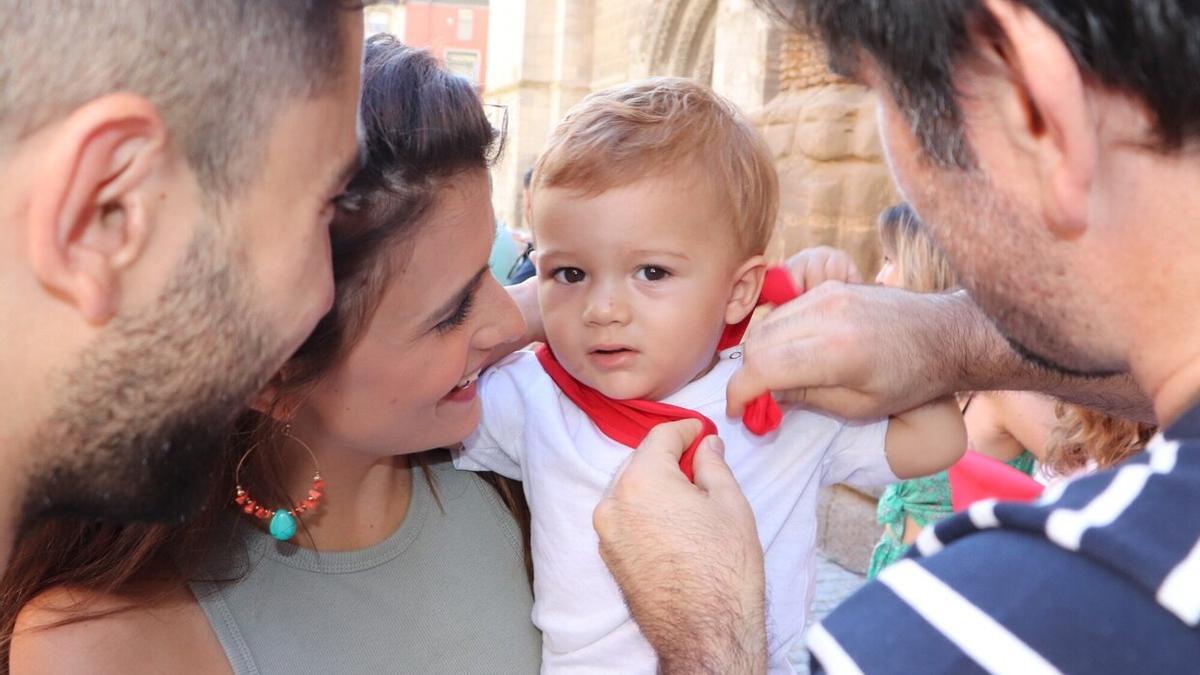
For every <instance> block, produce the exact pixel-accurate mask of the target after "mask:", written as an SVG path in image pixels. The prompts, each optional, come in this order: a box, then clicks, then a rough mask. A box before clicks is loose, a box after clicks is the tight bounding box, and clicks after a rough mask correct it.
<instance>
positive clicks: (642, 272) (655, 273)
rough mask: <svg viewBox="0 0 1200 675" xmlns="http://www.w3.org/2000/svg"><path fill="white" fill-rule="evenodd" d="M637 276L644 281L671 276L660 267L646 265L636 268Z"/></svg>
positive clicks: (658, 279) (659, 279)
mask: <svg viewBox="0 0 1200 675" xmlns="http://www.w3.org/2000/svg"><path fill="white" fill-rule="evenodd" d="M637 276H638V278H639V279H642V280H645V281H661V280H663V279H666V278H667V277H669V276H671V273H670V272H668V271H667V270H665V269H663V268H661V267H655V266H653V265H646V266H645V267H642V268H639V269H638V272H637Z"/></svg>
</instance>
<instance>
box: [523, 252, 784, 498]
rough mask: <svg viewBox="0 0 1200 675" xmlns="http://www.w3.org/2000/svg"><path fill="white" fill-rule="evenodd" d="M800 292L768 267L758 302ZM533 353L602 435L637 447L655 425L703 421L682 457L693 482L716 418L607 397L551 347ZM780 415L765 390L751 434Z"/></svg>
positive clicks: (730, 339) (726, 341) (724, 342)
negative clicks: (573, 373) (698, 454)
mask: <svg viewBox="0 0 1200 675" xmlns="http://www.w3.org/2000/svg"><path fill="white" fill-rule="evenodd" d="M797 295H798V293H796V287H795V286H794V285H792V278H791V276H790V275H789V274H788V271H787V268H784V267H772V268H769V269H768V270H767V274H766V278H765V279H764V280H763V289H762V293H761V294H760V295H759V298H758V304H759V305H764V304H772V305H779V304H782V303H785V302H787V301H788V300H791V299H792V298H795V297H796V296H797ZM751 314H753V313H751ZM750 318H751V317H750V315H747V316H746V318H745V319H744V320H743V321H741V322H740V323H737V324H731V325H728V326H726V327H725V332H724V333H722V334H721V341H720V342H719V343H718V344H717V350H718V351H723V350H725V349H729V348H730V347H734V346H736V345H738V344H739V343H740V342H741V341H742V337H743V336H744V335H745V334H746V328H747V327H748V326H749V325H750ZM535 353H536V354H537V358H538V362H539V363H541V364H542V368H544V369H545V370H546V374H547V375H549V376H550V379H551V380H554V384H556V385H558V388H559V389H560V390H562V392H563V394H566V396H567V398H569V399H571V402H572V403H574V404H575V405H577V406H579V409H580V410H582V411H583V412H584V413H585V414H586V415H587V416H588V418H590V419H591V420H592V422H594V423H595V424H596V426H597V427H598V428H599V429H600V432H601V433H603V434H604V435H605V436H608V437H609V438H611V439H613V440H614V441H616V442H618V443H620V444H621V445H625V446H628V447H630V448H636V447H637V446H638V445H640V444H641V442H642V440H643V439H645V438H646V434H648V433H650V430H651V429H653V428H654V427H656V426H658V425H659V424H662V423H663V422H674V421H676V420H684V419H695V420H700V423H701V424H703V425H704V429H703V431H701V432H700V435H699V436H696V440H694V441H692V444H691V445H690V446H688V449H687V450H686V451H685V452H684V453H683V457H682V458H681V459H680V460H679V468H680V469H681V470H682V471H683V473H684V475H686V476H687V477H688V480H692V458H693V457H694V456H695V454H696V448H698V447H700V441H702V440H704V437H705V436H709V435H715V434H716V433H717V425H716V424H714V423H713V421H712V420H710V419H708V418H707V417H705V416H704V415H701V414H700V413H698V412H696V411H694V410H688V409H687V408H681V407H679V406H674V405H671V404H669V403H660V402H658V401H642V400H628V401H617V400H614V399H611V398H608V397H607V396H605V395H604V394H601V393H600V392H598V391H596V390H595V389H592V388H591V387H589V386H587V385H585V384H583V383H581V382H580V381H578V380H576V379H575V378H573V377H571V374H570V373H568V372H567V370H566V369H565V368H563V367H562V364H560V363H559V362H558V359H557V358H555V357H554V352H552V351H550V348H549V347H548V346H547V345H541V346H539V347H538V348H537V350H536V352H535ZM782 417H783V415H782V413H780V411H779V406H778V405H777V404H776V403H775V399H773V398H772V397H771V393H770V392H766V393H764V394H762V395H761V396H759V397H758V398H756V399H754V401H752V402H751V403H750V405H748V406H747V407H746V412H745V414H744V415H743V416H742V422H743V423H744V424H745V425H746V428H747V429H749V430H750V431H751V432H753V433H755V434H757V435H759V436H762V435H764V434H767V433H770V432H772V431H774V430H775V429H777V428H779V422H780V420H781V419H782Z"/></svg>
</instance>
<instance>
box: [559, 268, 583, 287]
mask: <svg viewBox="0 0 1200 675" xmlns="http://www.w3.org/2000/svg"><path fill="white" fill-rule="evenodd" d="M586 276H587V275H586V274H584V273H583V270H581V269H579V268H578V267H560V268H558V269H556V270H554V280H555V281H557V282H559V283H560V284H577V283H579V282H581V281H583V279H584V277H586Z"/></svg>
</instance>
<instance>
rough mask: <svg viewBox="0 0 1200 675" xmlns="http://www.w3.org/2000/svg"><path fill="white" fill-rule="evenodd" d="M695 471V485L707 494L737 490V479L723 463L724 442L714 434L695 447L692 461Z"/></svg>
mask: <svg viewBox="0 0 1200 675" xmlns="http://www.w3.org/2000/svg"><path fill="white" fill-rule="evenodd" d="M692 467H693V469H694V471H695V478H696V487H698V488H700V489H701V490H704V491H705V492H708V493H709V494H713V493H720V492H723V491H725V490H729V489H731V488H732V489H734V490H737V489H739V488H738V484H737V479H736V478H734V477H733V471H731V470H730V469H729V465H728V464H726V463H725V443H724V442H723V441H721V439H720V438H717V437H716V436H709V437H708V438H706V439H704V442H703V443H701V444H700V447H699V448H697V449H696V457H695V459H694V460H693V462H692Z"/></svg>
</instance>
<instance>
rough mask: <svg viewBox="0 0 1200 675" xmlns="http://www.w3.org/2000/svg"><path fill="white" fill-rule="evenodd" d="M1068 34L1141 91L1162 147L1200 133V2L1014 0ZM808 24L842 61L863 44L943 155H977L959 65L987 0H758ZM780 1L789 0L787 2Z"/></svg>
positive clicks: (960, 160)
mask: <svg viewBox="0 0 1200 675" xmlns="http://www.w3.org/2000/svg"><path fill="white" fill-rule="evenodd" d="M1014 1H1016V2H1019V3H1020V4H1022V5H1024V6H1026V7H1028V8H1029V9H1030V10H1031V11H1033V12H1035V13H1036V14H1037V15H1038V16H1039V17H1041V19H1042V20H1043V21H1045V22H1046V24H1047V25H1048V26H1050V28H1051V29H1052V30H1054V31H1055V32H1056V33H1057V34H1058V36H1059V37H1060V38H1061V39H1062V40H1063V42H1064V43H1065V44H1066V46H1067V48H1068V49H1069V50H1070V51H1071V55H1072V56H1073V57H1074V59H1075V62H1076V63H1077V64H1078V65H1079V68H1080V69H1081V70H1082V71H1083V72H1084V74H1085V76H1086V77H1088V78H1089V79H1091V80H1093V81H1095V82H1097V83H1098V84H1100V85H1102V86H1105V87H1110V88H1113V89H1115V90H1119V91H1123V92H1126V93H1128V94H1131V95H1133V96H1136V97H1137V98H1138V99H1139V100H1140V101H1142V102H1143V104H1144V105H1145V106H1146V108H1147V109H1148V110H1149V111H1150V112H1151V113H1152V114H1153V116H1154V119H1155V135H1156V138H1154V139H1152V140H1153V141H1154V145H1155V146H1157V149H1158V150H1160V151H1162V152H1171V151H1178V150H1180V149H1181V148H1182V147H1183V145H1184V144H1185V143H1186V142H1187V141H1189V140H1193V139H1196V138H1197V137H1200V87H1197V86H1196V78H1197V76H1198V75H1200V4H1197V3H1196V2H1194V1H1192V0H1138V1H1136V2H1095V1H1094V0H1014ZM759 2H760V4H763V5H766V6H768V7H769V8H772V9H774V10H775V11H777V12H780V13H788V11H787V10H785V9H783V7H788V8H789V9H790V10H792V12H791V17H792V18H793V19H794V21H795V22H796V24H797V25H799V26H801V27H804V28H807V29H811V30H812V31H813V32H814V33H815V34H816V35H817V36H818V37H820V39H821V40H822V41H823V42H824V43H825V45H826V46H827V48H828V49H829V55H830V64H831V66H832V67H833V68H834V70H835V71H838V72H841V73H844V74H853V71H854V70H855V68H856V67H857V65H858V63H859V60H860V58H861V57H862V56H863V55H864V54H865V55H869V56H870V58H871V59H872V60H874V61H875V62H876V63H877V64H878V65H879V67H880V69H881V70H882V72H883V76H884V77H885V79H886V80H887V82H888V84H889V86H890V89H891V94H892V95H893V97H894V98H895V99H896V101H897V102H898V103H899V104H900V107H901V109H902V110H904V112H905V114H906V115H907V116H908V118H909V123H910V125H911V126H912V128H913V130H914V131H915V132H916V134H917V136H918V138H919V139H920V140H921V144H922V147H923V148H924V149H925V151H926V152H927V153H928V154H929V155H930V156H931V157H932V158H933V159H934V160H935V161H937V162H939V163H941V164H944V165H950V166H960V167H966V166H970V165H971V164H972V163H973V159H972V155H971V153H970V149H969V148H968V147H967V146H966V142H965V139H964V137H963V131H962V109H961V107H960V106H959V104H958V101H957V100H956V98H955V93H956V92H955V89H954V78H953V72H954V68H955V66H957V65H958V64H959V63H961V62H962V61H963V60H964V58H968V57H970V51H969V50H970V41H969V37H968V29H969V28H977V29H979V30H980V31H982V32H983V34H988V33H989V32H994V31H996V30H997V28H998V26H997V24H996V22H995V19H994V17H992V15H991V14H990V12H988V11H987V9H986V8H985V7H984V5H983V2H982V1H981V0H904V1H903V2H880V1H878V0H875V1H866V0H759ZM781 5H782V6H781Z"/></svg>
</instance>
